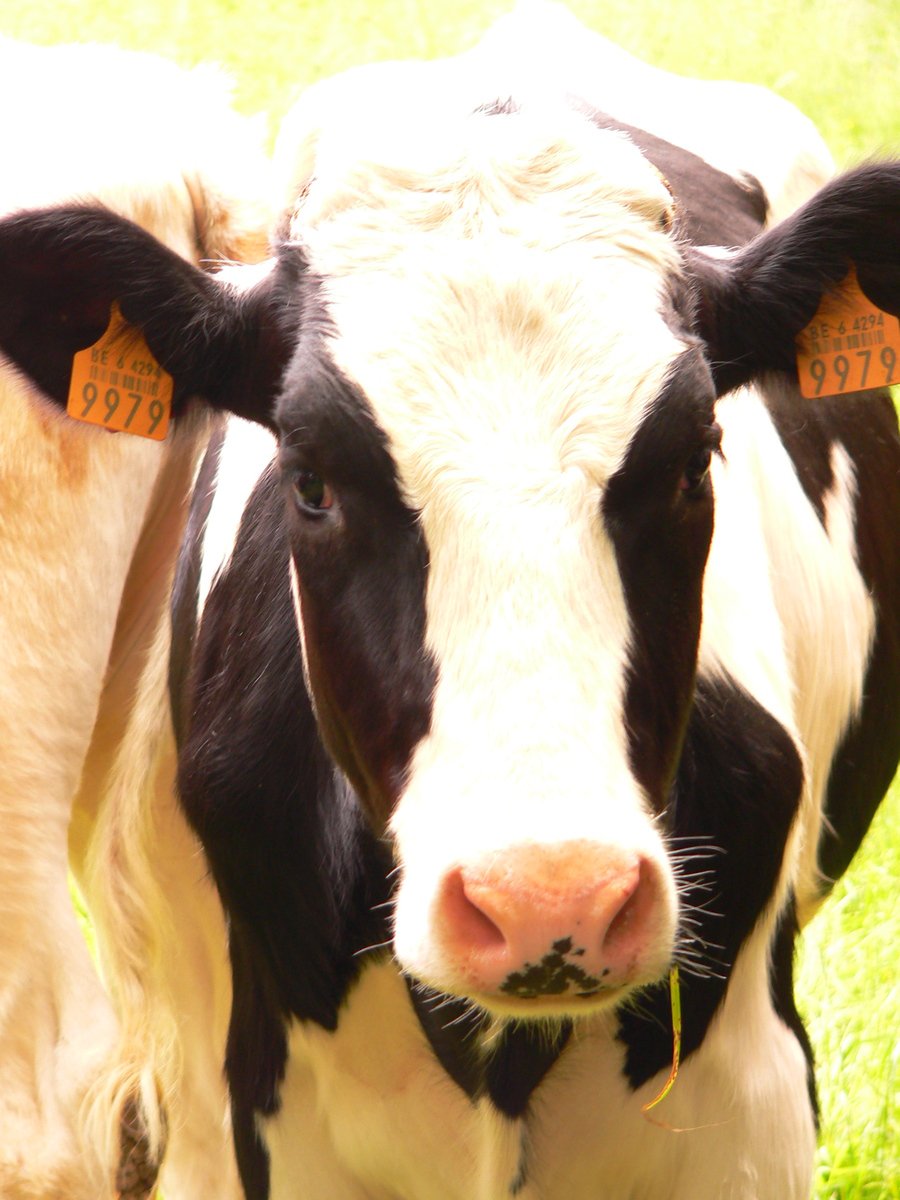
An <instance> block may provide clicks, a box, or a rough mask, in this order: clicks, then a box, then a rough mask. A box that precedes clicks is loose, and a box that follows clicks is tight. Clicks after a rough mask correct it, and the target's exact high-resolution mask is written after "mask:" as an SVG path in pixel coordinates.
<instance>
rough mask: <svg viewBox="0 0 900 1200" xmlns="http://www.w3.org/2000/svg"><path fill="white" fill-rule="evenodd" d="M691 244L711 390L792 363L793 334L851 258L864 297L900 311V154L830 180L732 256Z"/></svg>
mask: <svg viewBox="0 0 900 1200" xmlns="http://www.w3.org/2000/svg"><path fill="white" fill-rule="evenodd" d="M688 253H689V265H690V269H691V271H692V274H693V276H694V280H695V285H696V297H697V313H696V329H697V332H698V333H699V334H700V336H701V337H702V338H703V339H704V341H705V342H706V345H707V355H708V357H709V361H710V365H711V367H712V371H713V378H714V380H715V383H716V388H717V391H718V393H719V394H720V395H721V394H722V393H723V392H727V391H729V390H730V389H731V388H734V387H738V386H739V385H741V384H743V383H747V382H748V381H749V380H750V379H751V378H753V377H754V376H755V375H757V374H759V373H761V372H763V371H771V370H781V371H788V372H792V371H794V370H795V361H796V339H797V335H798V334H799V333H800V332H801V331H802V330H803V329H804V328H805V327H806V325H808V324H809V322H810V321H811V320H812V319H813V317H814V316H815V314H816V311H817V310H818V307H819V304H820V302H821V300H822V296H823V294H824V293H825V292H828V291H831V290H834V289H835V288H837V287H838V286H839V285H840V284H841V283H842V282H843V280H844V279H845V278H846V276H847V274H848V272H849V271H850V268H851V267H853V266H855V268H856V271H857V275H858V278H859V282H860V285H861V286H862V289H863V291H864V292H865V294H866V295H867V296H868V297H869V299H870V300H872V301H873V302H874V303H875V304H876V305H877V306H878V307H879V308H881V309H883V311H884V312H887V313H890V314H892V315H894V316H898V315H900V162H894V163H871V164H868V165H867V166H864V167H860V168H858V169H857V170H855V171H852V172H850V173H849V174H847V175H843V176H840V177H838V178H837V179H834V180H832V181H831V182H830V183H828V184H826V186H825V187H823V188H822V189H821V191H820V192H818V193H817V195H815V196H814V197H813V198H812V199H811V200H809V201H808V202H807V203H806V204H805V205H804V206H803V207H802V208H800V209H798V210H797V212H795V213H793V214H792V215H791V216H790V217H788V218H787V219H786V220H784V221H782V222H781V223H780V224H779V225H776V226H775V227H774V228H773V229H770V230H768V231H767V232H765V233H763V234H760V236H759V237H757V238H755V239H754V241H752V242H751V243H750V244H749V245H748V246H746V247H745V248H744V249H743V250H741V251H739V252H738V253H737V254H736V255H735V256H734V257H733V258H730V259H727V260H715V259H711V258H708V257H705V256H704V255H703V254H702V252H699V251H697V252H691V251H689V252H688Z"/></svg>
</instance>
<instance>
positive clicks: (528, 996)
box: [500, 938, 603, 1000]
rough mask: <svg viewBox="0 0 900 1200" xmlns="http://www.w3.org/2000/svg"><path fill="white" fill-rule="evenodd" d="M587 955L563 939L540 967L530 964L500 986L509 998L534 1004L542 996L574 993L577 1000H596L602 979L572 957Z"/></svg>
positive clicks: (556, 944) (582, 949) (539, 964)
mask: <svg viewBox="0 0 900 1200" xmlns="http://www.w3.org/2000/svg"><path fill="white" fill-rule="evenodd" d="M583 954H584V947H574V946H573V943H572V939H571V938H560V939H559V941H556V942H554V943H553V949H552V950H551V951H550V953H549V954H545V955H544V957H543V958H542V959H541V961H540V962H539V963H526V964H525V969H524V970H523V971H514V972H513V973H512V974H511V975H508V976H507V977H506V979H504V981H503V983H502V984H501V985H500V991H501V992H503V993H504V994H505V995H507V996H518V997H519V999H520V1000H534V999H536V998H537V997H538V996H561V995H563V994H564V993H566V992H572V993H574V994H575V995H576V996H595V995H596V994H597V992H598V991H600V989H601V988H602V987H603V983H602V981H601V980H600V979H597V978H595V976H593V975H589V974H588V973H587V971H585V969H584V968H583V967H582V966H580V965H579V964H578V963H577V962H572V961H571V957H580V956H582V955H583Z"/></svg>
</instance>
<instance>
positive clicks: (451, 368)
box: [294, 110, 684, 990]
mask: <svg viewBox="0 0 900 1200" xmlns="http://www.w3.org/2000/svg"><path fill="white" fill-rule="evenodd" d="M420 119H421V121H422V123H421V124H420V123H416V124H415V125H414V126H413V127H412V128H409V127H406V128H404V129H403V130H402V131H400V130H398V129H389V130H386V131H385V130H380V131H378V132H377V133H374V134H373V131H371V130H369V129H365V130H363V131H360V133H359V139H360V141H361V142H364V143H365V145H366V148H367V152H366V155H365V157H362V156H361V154H360V153H359V150H358V146H357V143H356V139H353V140H352V141H351V143H350V145H349V146H348V144H347V142H346V141H345V140H344V139H336V140H335V142H334V143H332V142H330V141H329V140H327V139H326V138H324V137H323V138H322V139H321V140H320V143H319V147H318V149H319V159H318V160H317V165H316V172H315V179H314V182H313V184H312V186H311V187H310V189H309V191H308V193H307V195H306V197H305V199H304V201H303V203H302V205H301V206H300V208H299V210H298V212H297V215H296V218H295V226H294V227H295V230H296V231H297V232H298V233H299V232H300V231H301V230H302V237H303V241H304V245H305V247H306V249H307V252H308V253H309V255H310V258H311V263H312V265H313V267H314V268H315V269H316V270H317V271H319V272H321V273H322V274H323V275H324V276H325V278H326V281H327V282H326V283H325V297H326V302H327V306H328V312H329V316H330V319H331V321H332V322H333V325H334V328H335V331H336V332H335V334H334V336H333V338H332V339H331V341H330V348H331V352H332V354H333V355H334V358H335V360H336V362H337V363H338V365H339V367H340V368H341V369H342V370H343V372H344V373H345V374H346V375H347V376H348V377H350V378H351V379H353V380H354V381H355V382H357V383H358V384H359V385H360V387H361V388H362V390H363V392H364V393H365V395H366V397H367V399H368V400H369V402H370V403H371V405H372V406H373V408H374V410H375V414H376V417H377V420H378V422H379V425H380V426H381V428H382V429H383V430H384V431H385V433H386V434H387V436H388V440H389V445H390V450H391V454H392V456H393V459H394V462H395V463H396V466H397V471H398V476H399V479H400V483H401V487H402V489H403V491H404V493H405V496H406V498H407V499H408V501H409V503H410V504H411V506H412V507H413V508H415V509H416V510H418V511H419V513H420V520H421V525H422V529H423V532H424V536H425V540H426V543H427V545H428V551H429V575H428V594H427V603H426V609H427V621H426V629H427V644H428V648H429V650H430V651H431V653H432V654H433V656H434V658H435V661H436V662H437V664H438V685H437V690H436V693H435V697H434V706H433V718H432V727H431V733H430V734H429V735H428V736H426V737H425V738H424V739H423V740H422V742H421V743H420V744H419V745H418V746H417V748H416V751H415V755H414V759H413V762H412V764H411V767H410V771H409V781H408V784H407V787H406V789H405V791H404V794H403V796H402V798H401V800H400V802H399V804H398V806H397V808H396V810H395V813H394V816H393V818H392V821H391V831H392V833H393V836H394V839H395V843H396V847H397V853H398V857H399V860H400V862H401V863H402V865H403V873H402V880H401V885H400V890H399V893H398V901H397V910H396V911H397V923H396V931H395V945H396V949H397V953H398V955H399V957H400V960H401V961H402V962H403V964H404V966H405V967H406V968H407V969H409V970H411V971H413V972H414V973H415V974H416V975H417V976H419V977H420V978H424V979H426V980H428V981H429V982H433V983H435V984H436V985H438V986H442V987H444V988H446V989H448V990H452V989H453V985H456V986H457V987H458V986H459V981H458V980H457V979H456V978H454V977H453V976H452V975H451V974H448V966H447V964H445V963H444V962H443V958H442V952H441V950H440V947H439V946H438V944H437V942H436V940H435V925H434V921H435V917H436V905H437V893H438V889H439V886H440V882H441V880H442V879H443V877H444V875H445V874H446V872H447V871H448V870H450V869H451V868H452V867H453V866H455V865H456V864H458V863H466V862H472V861H474V860H475V859H479V858H483V856H484V855H485V854H488V853H491V852H494V851H498V850H502V849H503V848H504V847H506V846H509V845H511V844H517V843H529V842H533V843H538V844H548V843H557V842H564V841H566V840H578V839H585V838H587V839H589V840H593V841H596V842H599V843H601V844H605V845H610V846H617V847H624V848H629V849H634V850H636V851H638V852H641V853H644V854H645V855H646V856H647V857H648V858H650V859H653V860H655V861H656V862H657V863H660V864H661V865H663V864H664V863H665V858H664V853H663V849H662V844H661V842H660V839H659V837H658V835H657V834H656V831H655V830H654V828H653V826H652V824H651V822H650V819H649V817H648V815H647V813H646V811H645V807H644V801H643V797H642V793H641V790H640V788H639V786H638V785H637V783H636V781H635V780H634V778H633V776H632V774H631V771H630V767H629V762H628V745H627V739H626V734H625V721H624V713H623V689H624V672H625V666H626V663H627V657H628V642H629V637H630V630H629V622H628V615H627V611H626V607H625V601H624V597H623V594H622V588H621V583H620V580H619V574H618V568H617V565H616V562H615V555H614V551H613V547H612V544H611V542H610V540H609V537H608V535H607V533H606V532H605V529H604V526H603V522H602V519H601V516H600V503H601V499H602V494H603V489H604V487H605V484H606V482H607V481H608V479H609V478H610V476H611V475H612V474H613V473H614V472H615V470H616V469H617V467H618V466H619V464H620V463H621V461H622V459H623V457H624V455H625V452H626V450H627V448H628V445H629V443H630V441H631V439H632V437H633V435H634V432H635V430H636V428H637V427H638V425H639V424H640V421H641V419H642V418H643V416H644V414H645V412H646V411H647V408H648V406H649V405H650V403H651V402H652V401H653V400H654V399H655V397H656V396H657V395H658V393H659V391H660V389H661V387H662V384H663V381H664V378H665V376H666V373H667V371H668V369H669V367H670V364H671V362H672V360H673V359H674V358H675V357H676V356H677V355H678V354H679V353H681V352H682V351H683V349H684V347H683V345H682V344H681V343H679V342H678V341H677V340H676V339H675V337H674V336H673V334H672V333H671V332H670V330H669V328H668V326H667V325H666V324H665V321H664V319H663V317H662V313H661V310H662V307H663V303H664V292H665V286H666V280H667V279H668V278H669V277H670V275H671V273H672V272H673V271H674V270H675V269H676V262H677V260H676V259H675V257H674V255H673V251H672V246H671V243H670V242H669V240H668V238H667V237H666V236H665V234H664V232H663V231H662V224H663V221H664V217H665V214H666V212H667V209H668V205H669V197H668V194H667V192H666V189H665V188H664V187H663V185H662V184H661V183H660V180H659V177H658V176H657V175H656V173H655V172H654V171H653V170H652V168H650V167H648V165H647V163H646V161H645V160H644V159H643V157H642V156H641V155H640V154H639V153H638V152H637V151H636V150H635V149H634V147H633V146H631V145H630V143H628V142H627V141H626V140H625V139H623V138H622V137H621V136H620V135H618V134H615V133H608V132H599V131H597V130H596V129H594V128H593V127H591V126H590V125H589V124H588V123H587V122H586V121H584V120H583V119H582V118H580V117H575V116H572V115H571V114H568V113H566V112H564V111H557V110H553V111H552V112H551V114H550V115H549V116H548V115H546V114H535V115H532V114H531V113H527V114H525V115H519V114H516V115H515V116H510V117H506V116H490V117H488V116H485V115H481V114H477V115H474V116H471V117H469V118H468V119H466V120H463V121H456V122H448V123H447V125H446V126H444V127H442V128H440V129H438V130H434V129H432V128H429V126H428V124H426V123H425V120H424V118H420ZM429 124H430V119H429ZM609 180H613V181H614V183H610V182H608V181H609ZM623 312H627V313H628V314H629V321H628V324H627V326H626V327H625V328H624V329H623V322H622V319H621V314H622V313H623ZM598 781H599V786H598ZM663 871H664V873H667V868H665V867H664V865H663ZM663 901H664V904H667V905H668V910H669V913H670V919H669V920H667V921H664V922H663V923H662V927H661V930H660V933H659V938H660V943H661V944H660V951H659V957H660V959H661V961H662V962H664V961H665V958H666V954H667V951H666V950H664V948H663V945H662V943H663V941H664V940H665V938H666V937H669V938H670V937H671V923H672V919H673V918H672V917H671V914H672V913H673V911H674V888H673V886H672V883H671V880H669V886H668V889H667V890H666V892H665V893H664V896H663ZM663 930H665V931H666V932H663Z"/></svg>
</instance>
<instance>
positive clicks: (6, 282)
mask: <svg viewBox="0 0 900 1200" xmlns="http://www.w3.org/2000/svg"><path fill="white" fill-rule="evenodd" d="M248 270H251V271H258V268H248ZM274 276H275V272H274V271H273V272H270V273H269V274H268V275H265V276H264V277H262V278H261V279H260V280H259V282H257V283H256V284H255V285H254V286H253V287H250V288H248V289H246V290H240V289H239V288H237V287H235V286H233V285H232V284H231V283H223V282H221V281H219V280H217V279H216V278H215V277H214V276H210V275H207V274H206V273H205V272H203V271H201V270H200V269H199V268H197V267H195V266H194V265H193V264H192V263H189V262H186V261H185V260H184V259H183V258H181V257H180V256H179V255H177V254H175V253H174V252H173V251H172V250H170V249H168V247H166V246H164V245H163V244H162V243H161V242H159V241H157V239H156V238H154V237H153V236H152V235H151V234H149V233H147V232H146V231H145V230H143V229H141V228H140V227H139V226H138V225H135V224H133V223H132V222H131V221H128V220H126V219H125V218H123V217H120V216H117V215H116V214H114V213H112V212H110V211H108V210H107V209H103V208H99V207H98V208H92V207H87V206H69V207H61V208H51V209H43V210H39V211H32V212H23V213H19V214H16V215H15V216H12V217H8V218H6V219H4V220H2V221H0V352H2V353H3V354H4V355H5V356H6V357H7V358H9V359H10V360H11V361H12V362H13V363H14V364H15V365H16V366H17V367H18V368H19V369H20V370H21V371H22V372H23V373H24V374H25V375H27V376H28V378H29V379H30V380H31V381H32V382H33V383H35V384H36V385H37V386H38V387H39V388H40V389H41V390H42V391H43V392H44V393H45V395H47V396H48V397H49V398H50V399H51V400H53V401H55V402H56V403H57V404H59V405H61V406H63V407H65V404H66V399H67V395H68V389H69V380H70V376H71V371H72V359H73V357H74V355H75V354H76V352H77V351H79V350H82V349H84V348H85V347H87V346H91V345H93V344H94V343H95V342H96V341H97V340H98V338H99V337H100V336H101V335H102V334H103V332H104V331H105V330H106V328H107V326H108V324H109V321H110V311H111V306H112V304H113V303H114V302H115V303H117V304H118V306H119V309H120V311H121V313H122V315H123V317H124V318H125V320H126V321H127V322H128V324H130V325H132V326H134V327H135V328H137V329H139V330H140V331H141V332H142V333H143V335H144V337H145V338H146V339H147V343H148V345H149V347H150V349H151V351H152V352H153V355H154V356H155V358H156V359H157V361H158V362H159V363H160V365H161V366H163V367H164V368H165V370H166V371H168V372H169V374H170V375H171V376H172V377H173V380H174V397H173V415H174V416H175V417H177V416H178V415H179V411H180V410H181V409H183V407H184V405H185V403H186V402H187V400H188V399H189V398H190V397H191V396H196V395H199V396H202V397H204V398H205V399H206V400H208V401H209V402H210V403H211V404H212V405H213V406H214V407H216V408H221V409H227V410H229V411H231V412H235V413H237V414H238V415H239V416H244V417H247V418H249V419H251V420H255V421H259V422H260V423H262V424H265V425H269V426H271V425H272V408H273V404H274V399H275V394H276V392H277V386H278V381H279V380H280V377H281V373H282V371H283V368H284V365H285V363H286V361H287V356H288V354H289V351H290V346H291V344H292V341H291V337H290V335H289V332H288V331H287V330H286V329H284V328H283V320H284V319H283V318H281V317H280V316H279V314H281V313H284V311H285V306H284V305H279V304H278V303H277V302H276V296H275V292H276V289H277V288H278V287H279V285H278V284H277V283H276V280H275V278H274ZM281 288H282V290H283V280H282V282H281Z"/></svg>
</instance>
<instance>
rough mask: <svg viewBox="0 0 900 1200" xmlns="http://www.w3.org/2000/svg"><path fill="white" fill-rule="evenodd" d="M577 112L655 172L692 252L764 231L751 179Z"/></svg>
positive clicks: (758, 190) (761, 205) (761, 204)
mask: <svg viewBox="0 0 900 1200" xmlns="http://www.w3.org/2000/svg"><path fill="white" fill-rule="evenodd" d="M578 107H579V108H580V109H581V110H582V111H583V112H585V113H586V115H587V116H588V117H589V118H590V120H591V121H592V122H593V123H594V124H595V125H597V126H598V127H599V128H600V129H613V130H617V131H619V132H622V133H627V134H628V136H629V137H630V138H631V140H632V141H633V142H634V144H635V145H636V146H637V148H638V149H639V150H640V151H641V153H642V154H643V155H644V157H645V158H647V160H648V161H649V162H651V163H652V164H653V166H654V167H656V169H657V171H659V173H660V174H661V175H662V176H663V178H664V179H665V181H666V183H667V184H668V185H669V188H670V189H671V192H672V195H673V196H674V198H675V200H676V202H677V211H676V230H677V233H678V234H679V236H680V237H682V238H684V239H686V240H687V241H689V242H691V243H692V244H693V245H696V246H743V245H744V244H745V243H746V242H749V241H750V240H751V239H752V238H754V237H756V235H757V234H758V233H759V231H760V230H761V229H762V228H763V226H764V225H765V223H766V219H767V217H768V212H769V201H768V198H767V196H766V194H765V192H764V191H763V188H762V185H761V184H760V183H759V181H758V180H757V179H754V178H753V177H752V176H751V175H745V176H743V177H742V178H741V179H735V178H734V177H733V176H731V175H727V174H725V172H724V171H719V170H718V169H717V168H716V167H713V166H710V164H709V163H708V162H706V161H705V160H704V159H702V158H700V157H698V156H697V155H696V154H692V153H691V152H690V151H689V150H685V149H683V148H682V147H681V146H673V145H672V143H671V142H666V141H664V140H663V139H662V138H658V137H656V136H655V135H654V134H652V133H647V132H646V131H645V130H643V129H637V128H635V126H633V125H626V124H624V122H622V121H618V120H617V119H616V118H615V117H611V116H609V115H607V114H606V113H600V112H597V111H596V110H593V109H590V108H589V107H588V106H586V105H584V104H583V103H581V102H579V103H578Z"/></svg>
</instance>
